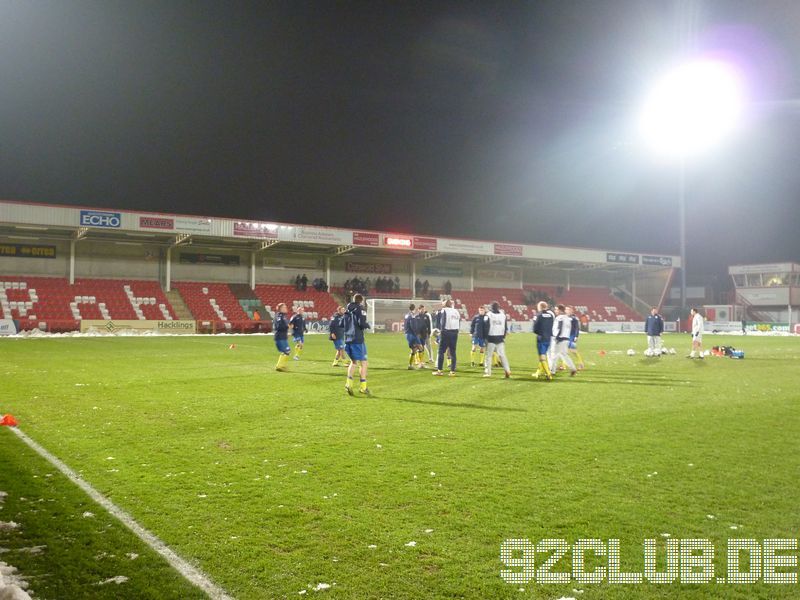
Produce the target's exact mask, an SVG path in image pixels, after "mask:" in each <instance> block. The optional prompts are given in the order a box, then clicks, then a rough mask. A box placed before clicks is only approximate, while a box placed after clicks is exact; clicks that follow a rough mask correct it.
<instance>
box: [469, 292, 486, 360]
mask: <svg viewBox="0 0 800 600" xmlns="http://www.w3.org/2000/svg"><path fill="white" fill-rule="evenodd" d="M485 316H486V307H484V306H480V307H478V314H477V315H475V316H474V317H472V323H470V325H469V334H470V335H471V336H472V348H471V349H470V351H469V365H470V366H471V367H474V366H475V362H476V361H475V352H476V351H478V350H480V352H479V358H480V360H479V361H477V362H478V364H480V365H483V353H484V352H486V338H485V337H484V335H485V334H484V327H483V318H484V317H485Z"/></svg>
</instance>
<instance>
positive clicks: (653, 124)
mask: <svg viewBox="0 0 800 600" xmlns="http://www.w3.org/2000/svg"><path fill="white" fill-rule="evenodd" d="M743 107H744V89H743V84H742V80H741V77H740V76H739V73H738V72H737V70H736V69H735V68H734V67H733V66H732V65H730V64H728V63H724V62H721V61H714V60H704V61H698V62H692V63H688V64H685V65H682V66H680V67H678V68H676V69H674V70H673V71H671V72H669V73H667V75H666V76H664V78H663V79H661V80H660V81H659V82H658V83H657V84H656V86H655V87H654V88H653V89H652V90H651V92H650V94H649V95H648V96H647V98H646V100H645V103H644V108H643V110H642V114H641V118H640V122H639V125H640V130H641V133H642V135H643V137H644V139H645V141H646V142H647V143H648V144H649V145H650V146H651V147H652V148H653V150H654V151H655V152H657V153H658V154H661V155H663V156H667V157H670V158H677V157H681V158H686V157H690V156H694V155H697V154H700V153H702V152H704V151H706V150H708V149H709V148H711V147H712V146H714V145H715V144H717V143H718V142H721V141H722V140H723V139H724V138H725V137H726V136H728V135H729V134H730V133H731V132H733V131H734V130H735V128H736V126H737V125H738V124H739V122H740V119H741V116H742V112H743Z"/></svg>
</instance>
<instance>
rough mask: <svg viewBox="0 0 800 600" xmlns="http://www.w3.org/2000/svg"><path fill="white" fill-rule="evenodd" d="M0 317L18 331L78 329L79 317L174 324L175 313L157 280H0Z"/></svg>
mask: <svg viewBox="0 0 800 600" xmlns="http://www.w3.org/2000/svg"><path fill="white" fill-rule="evenodd" d="M0 316H2V317H3V318H11V319H17V320H19V322H20V326H21V328H22V329H36V328H38V327H39V324H40V323H44V324H45V327H46V328H47V329H48V330H50V331H66V330H71V329H76V328H78V327H79V326H80V321H81V320H83V319H97V320H101V319H102V320H111V319H131V320H136V319H139V320H143V319H153V320H172V319H174V318H175V312H174V311H173V309H172V307H171V306H170V304H169V301H168V300H167V298H166V296H165V295H164V292H163V290H162V289H161V286H160V285H159V284H158V282H155V281H141V280H133V279H76V280H75V283H74V284H73V285H70V284H69V282H68V280H67V279H65V278H61V277H21V276H3V277H0Z"/></svg>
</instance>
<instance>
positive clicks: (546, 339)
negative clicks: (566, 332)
mask: <svg viewBox="0 0 800 600" xmlns="http://www.w3.org/2000/svg"><path fill="white" fill-rule="evenodd" d="M536 308H537V310H538V313H537V315H536V316H535V317H534V318H533V332H534V333H535V334H536V351H537V352H538V354H539V368H538V369H536V373H534V374H533V376H534V377H535V378H537V379H538V378H539V377H541V376H542V375H544V378H545V379H547V380H548V381H550V380H551V379H553V374H552V373H551V372H550V365H549V363H548V361H549V358H550V357H549V354H550V339H551V338H552V337H553V321H555V315H554V314H553V313H552V312H550V311H549V310H548V307H547V302H545V301H544V300H542V301H541V302H539V304H537V305H536Z"/></svg>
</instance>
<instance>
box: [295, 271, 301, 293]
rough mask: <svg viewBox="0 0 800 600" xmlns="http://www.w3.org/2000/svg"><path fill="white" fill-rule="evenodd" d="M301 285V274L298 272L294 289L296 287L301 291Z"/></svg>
mask: <svg viewBox="0 0 800 600" xmlns="http://www.w3.org/2000/svg"><path fill="white" fill-rule="evenodd" d="M300 285H301V283H300V275H299V274H298V275H297V277H295V278H294V289H296V290H297V291H298V292H299V291H300Z"/></svg>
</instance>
